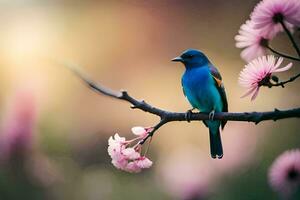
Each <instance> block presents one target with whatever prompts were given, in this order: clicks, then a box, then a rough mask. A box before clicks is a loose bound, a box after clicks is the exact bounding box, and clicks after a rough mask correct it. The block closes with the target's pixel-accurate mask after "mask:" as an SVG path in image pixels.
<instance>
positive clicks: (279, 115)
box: [68, 65, 300, 144]
mask: <svg viewBox="0 0 300 200" xmlns="http://www.w3.org/2000/svg"><path fill="white" fill-rule="evenodd" d="M68 67H69V68H70V69H71V70H72V71H73V72H74V73H75V74H76V75H77V76H78V77H79V78H81V80H82V81H83V82H84V83H85V84H87V86H88V87H90V88H92V89H93V90H95V91H96V92H97V93H100V94H103V95H106V96H110V97H112V98H115V99H120V100H124V101H127V102H129V103H131V104H132V106H131V108H133V109H140V110H142V111H144V112H148V113H151V114H154V115H156V116H158V117H160V121H159V123H158V124H157V125H155V126H154V129H153V130H152V131H151V132H150V133H149V135H148V136H147V137H146V138H145V139H143V140H141V141H140V144H143V143H145V141H146V140H147V139H148V138H149V137H152V135H153V134H154V132H155V131H156V130H158V129H159V128H160V127H161V126H163V125H164V124H166V123H168V122H173V121H202V120H209V114H208V113H201V112H200V113H192V114H191V115H190V117H189V119H187V115H186V113H178V112H170V111H166V110H162V109H160V108H156V107H154V106H152V105H150V104H148V103H146V102H145V101H144V100H137V99H135V98H133V97H132V96H130V95H129V94H128V93H127V92H126V91H121V92H117V91H114V90H111V89H109V88H106V87H104V86H101V85H98V84H96V83H94V82H92V81H91V80H90V79H89V78H88V77H87V76H86V75H84V74H83V73H82V72H80V71H79V69H78V68H76V67H75V66H70V65H68ZM298 76H299V75H297V77H298ZM294 79H296V78H294ZM286 82H290V81H286ZM278 84H279V83H278ZM286 118H300V108H294V109H289V110H278V109H274V111H268V112H242V113H228V112H220V113H215V115H214V120H227V121H245V122H254V123H255V124H258V123H259V122H261V121H266V120H273V121H276V120H279V119H286Z"/></svg>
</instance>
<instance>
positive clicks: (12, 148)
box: [0, 89, 36, 161]
mask: <svg viewBox="0 0 300 200" xmlns="http://www.w3.org/2000/svg"><path fill="white" fill-rule="evenodd" d="M11 103H12V105H11V106H10V107H9V109H8V113H7V116H6V118H5V119H4V124H3V130H2V131H1V135H0V137H1V138H0V154H1V155H0V159H1V160H3V161H9V160H14V159H23V158H24V157H25V156H26V154H27V153H29V151H30V150H31V148H32V133H33V129H34V124H35V118H36V102H35V97H34V95H33V93H32V91H31V90H28V89H26V90H19V91H18V92H17V94H16V96H15V97H14V99H12V100H11Z"/></svg>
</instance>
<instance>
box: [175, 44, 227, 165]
mask: <svg viewBox="0 0 300 200" xmlns="http://www.w3.org/2000/svg"><path fill="white" fill-rule="evenodd" d="M172 61H175V62H181V63H183V64H184V66H185V72H184V74H183V76H182V79H181V83H182V88H183V92H184V95H185V96H186V98H187V99H188V101H189V102H190V104H191V105H192V109H191V110H188V111H187V115H186V117H187V120H188V121H189V117H190V115H191V113H192V110H194V109H198V110H199V111H201V112H207V113H209V120H204V121H203V123H204V124H205V126H206V127H208V128H209V137H210V151H211V157H212V158H219V159H220V158H222V157H223V148H222V142H221V136H220V127H221V128H222V129H223V128H224V126H225V124H226V122H227V121H225V120H224V121H216V120H213V118H214V113H215V112H228V104H227V98H226V93H225V89H224V86H223V83H222V77H221V75H220V73H219V71H218V70H217V68H216V67H214V66H213V65H212V64H211V62H210V61H209V60H208V58H207V57H206V56H205V55H204V53H202V52H201V51H198V50H195V49H188V50H186V51H184V52H183V53H182V54H181V56H178V57H176V58H174V59H172Z"/></svg>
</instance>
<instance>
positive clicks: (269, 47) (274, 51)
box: [265, 45, 300, 61]
mask: <svg viewBox="0 0 300 200" xmlns="http://www.w3.org/2000/svg"><path fill="white" fill-rule="evenodd" d="M265 47H266V48H267V49H269V50H270V51H271V52H273V53H275V54H277V55H278V56H281V57H284V58H288V59H291V60H296V61H300V58H296V57H293V56H290V55H287V54H284V53H281V52H279V51H276V50H275V49H273V48H272V47H271V46H269V45H266V46H265Z"/></svg>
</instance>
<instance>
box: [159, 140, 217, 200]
mask: <svg viewBox="0 0 300 200" xmlns="http://www.w3.org/2000/svg"><path fill="white" fill-rule="evenodd" d="M157 169H158V174H157V179H158V184H161V186H162V188H163V189H165V191H166V192H167V193H169V194H170V195H171V197H172V198H171V199H206V198H207V197H208V196H209V194H210V193H211V192H212V190H211V189H212V188H214V187H215V185H214V183H213V181H214V180H217V176H216V175H217V171H216V169H215V168H214V165H213V164H212V163H210V160H209V158H208V157H207V156H206V155H205V156H204V154H203V153H202V152H201V151H199V149H195V148H192V147H190V146H186V147H184V148H181V149H177V151H176V152H174V151H173V152H172V154H168V156H167V157H164V158H163V159H162V160H161V161H160V162H159V165H158V168H157Z"/></svg>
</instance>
